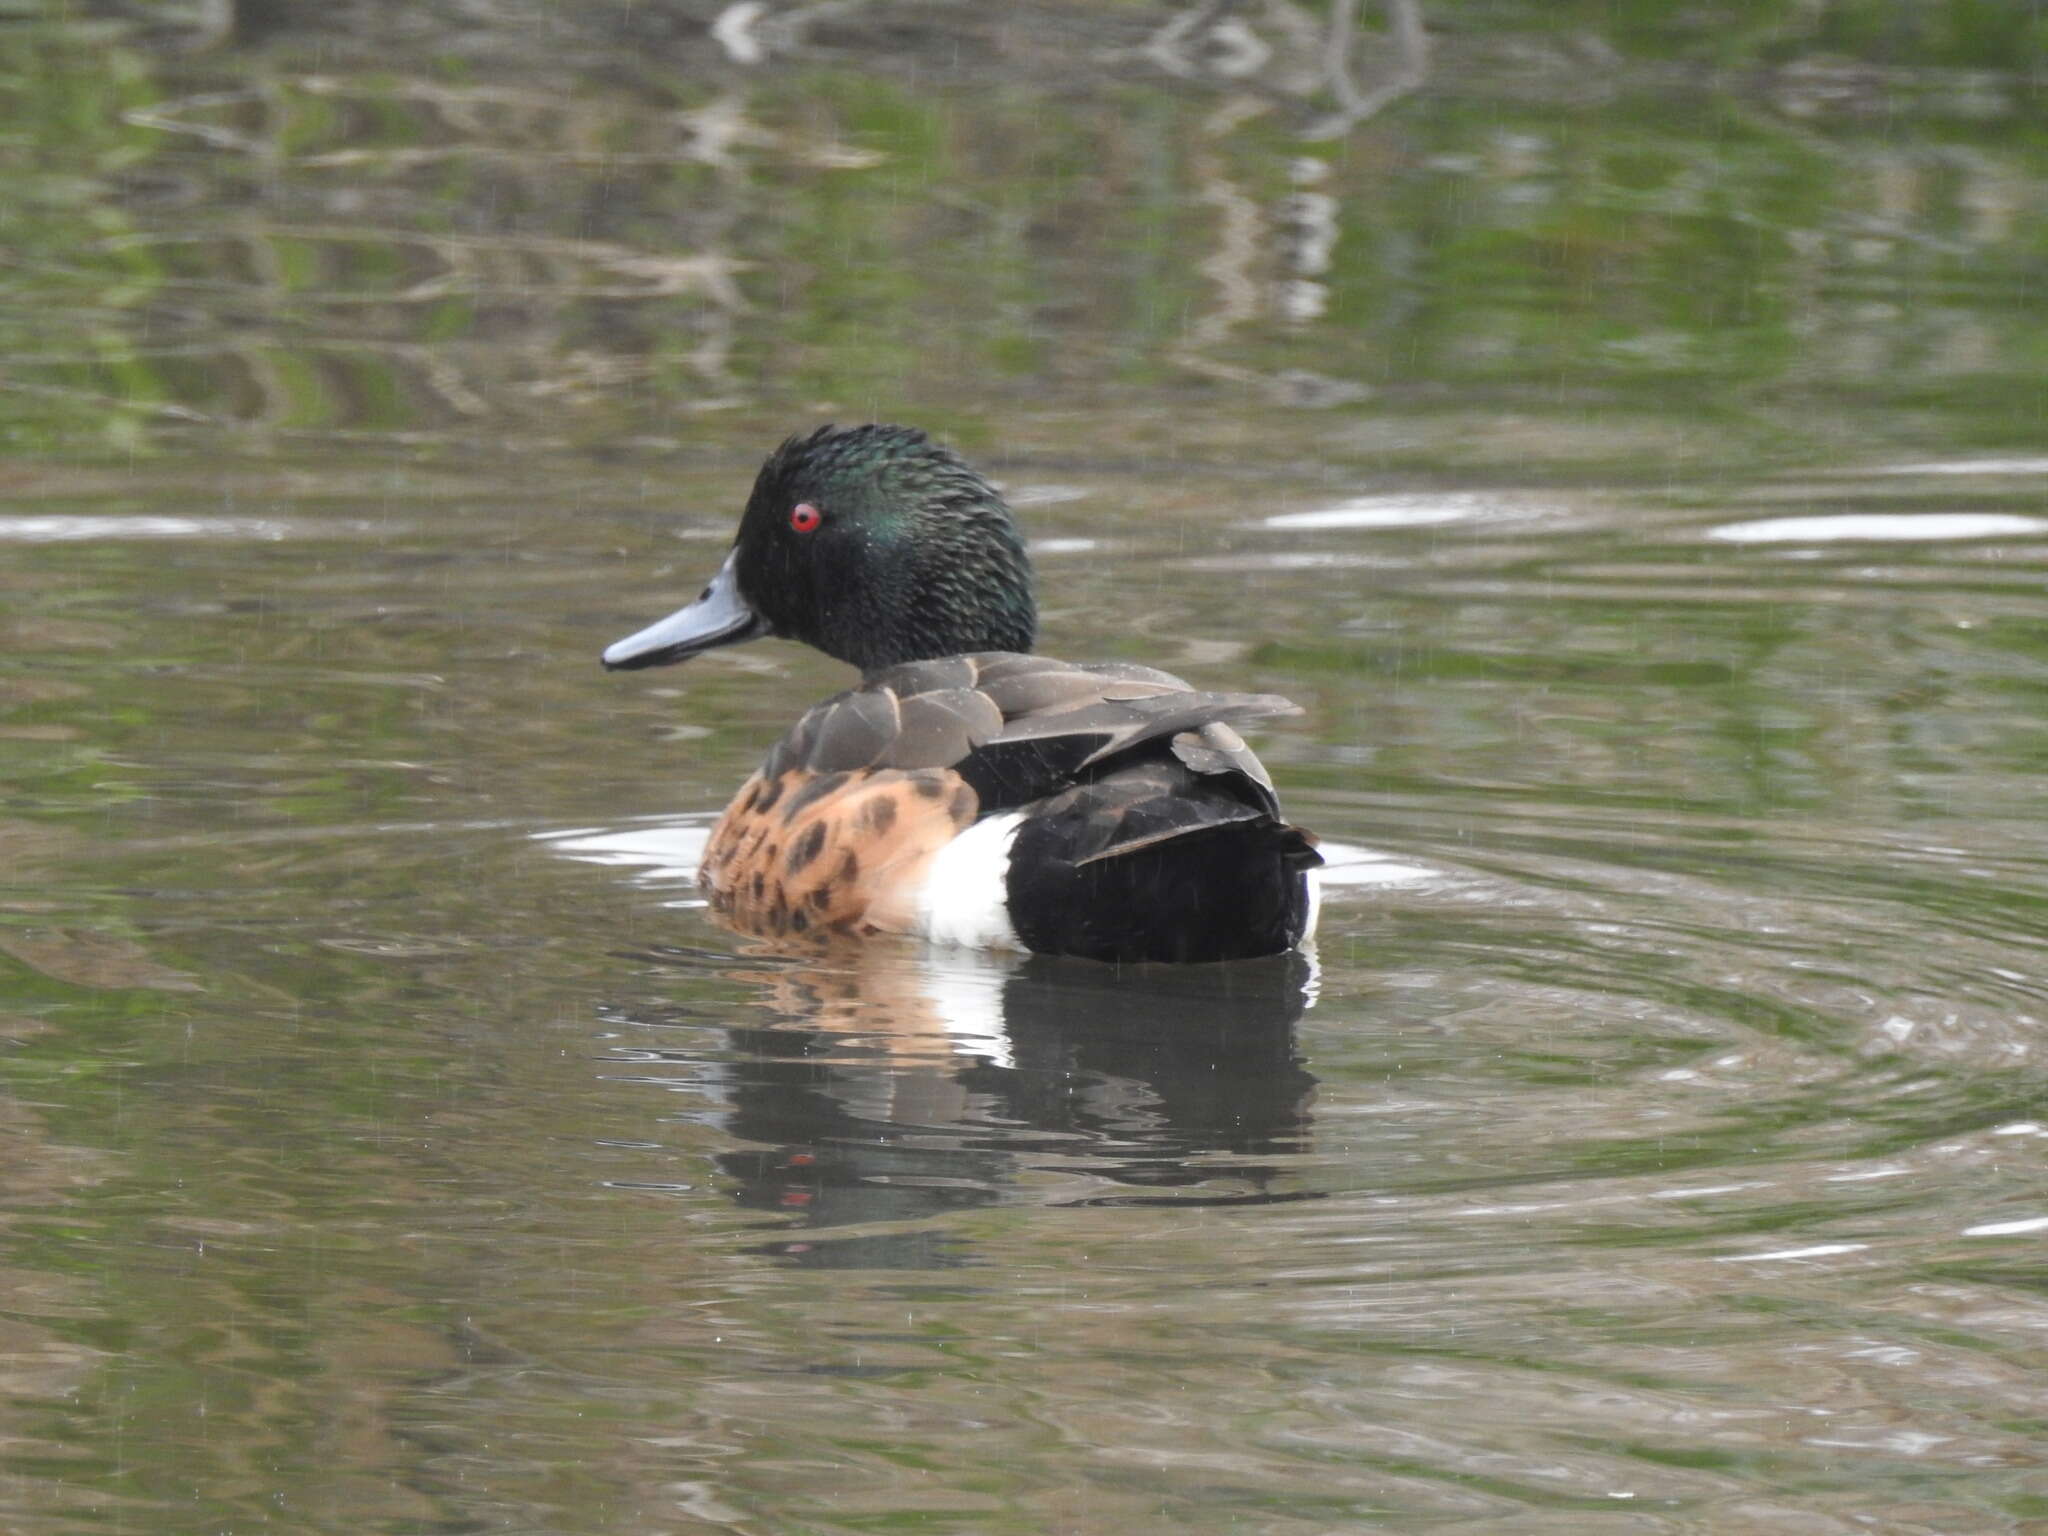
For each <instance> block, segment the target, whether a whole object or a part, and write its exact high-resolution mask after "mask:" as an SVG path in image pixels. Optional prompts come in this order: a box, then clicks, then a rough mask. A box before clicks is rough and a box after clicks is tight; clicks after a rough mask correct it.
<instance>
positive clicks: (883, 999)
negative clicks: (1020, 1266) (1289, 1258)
mask: <svg viewBox="0 0 2048 1536" xmlns="http://www.w3.org/2000/svg"><path fill="white" fill-rule="evenodd" d="M748 974H749V976H750V977H751V979H753V980H755V981H757V982H758V983H759V984H760V985H761V986H762V989H763V992H764V994H765V996H764V999H763V1001H764V1003H765V1005H766V1006H765V1009H764V1012H765V1013H766V1014H769V1015H773V1016H774V1022H773V1023H767V1024H763V1025H760V1026H756V1027H742V1028H737V1029H734V1030H733V1031H732V1034H731V1053H730V1055H729V1056H728V1057H727V1058H726V1061H725V1063H724V1073H725V1083H724V1089H725V1093H726V1095H727V1102H728V1104H729V1106H730V1114H729V1116H728V1117H727V1118H726V1121H725V1126H726V1129H727V1130H728V1131H729V1132H730V1133H731V1134H732V1135H733V1136H734V1137H736V1138H738V1139H740V1140H742V1141H745V1142H750V1143H753V1144H754V1146H753V1148H751V1149H749V1150H736V1151H731V1152H727V1153H724V1154H721V1155H720V1156H719V1157H718V1158H717V1160H716V1161H717V1164H718V1167H719V1168H720V1170H721V1171H722V1172H723V1173H724V1174H726V1175H727V1176H728V1177H729V1178H730V1179H731V1180H732V1181H733V1187H734V1198H735V1199H736V1200H737V1201H738V1202H739V1203H740V1204H741V1205H742V1206H745V1207H749V1208H752V1209H758V1210H764V1211H775V1212H778V1213H781V1214H783V1215H785V1216H788V1217H790V1218H791V1219H792V1223H793V1225H795V1226H797V1227H798V1228H800V1229H801V1231H800V1233H791V1234H790V1235H789V1236H788V1237H786V1238H784V1239H781V1240H779V1241H777V1242H775V1243H772V1244H769V1245H767V1247H766V1249H765V1250H764V1251H765V1252H768V1253H770V1254H772V1255H775V1256H778V1257H780V1258H782V1259H784V1260H785V1261H787V1262H792V1263H802V1264H809V1265H816V1266H820V1267H833V1266H844V1267H869V1266H884V1267H892V1268H900V1267H909V1268H935V1267H946V1266H948V1265H951V1264H955V1263H958V1262H961V1260H962V1257H963V1255H962V1253H961V1252H960V1249H959V1247H958V1246H957V1244H956V1243H955V1242H954V1241H953V1240H951V1239H948V1238H947V1237H945V1236H944V1235H942V1234H940V1233H937V1232H935V1231H934V1230H932V1229H931V1228H930V1227H929V1226H927V1225H920V1223H922V1222H924V1221H925V1219H926V1218H930V1217H932V1216H935V1215H939V1214H942V1213H944V1212H946V1211H949V1210H957V1209H960V1208H963V1207H970V1206H979V1205H988V1204H992V1203H994V1202H996V1201H999V1200H1003V1199H1013V1200H1014V1199H1034V1198H1035V1199H1041V1200H1045V1201H1047V1202H1049V1203H1053V1204H1128V1203H1156V1202H1165V1201H1177V1202H1183V1203H1191V1204H1213V1203H1236V1202H1261V1201H1272V1200H1284V1199H1289V1198H1299V1196H1298V1195H1296V1194H1293V1193H1291V1192H1290V1191H1288V1190H1287V1189H1286V1188H1285V1187H1284V1181H1283V1179H1282V1176H1281V1170H1280V1167H1279V1166H1278V1163H1277V1160H1279V1159H1283V1158H1284V1157H1285V1156H1286V1155H1287V1154H1289V1153H1292V1152H1295V1151H1297V1150H1299V1149H1300V1148H1301V1146H1302V1144H1303V1142H1304V1140H1305V1138H1306V1136H1307V1132H1308V1125H1309V1110H1308V1106H1309V1101H1310V1095H1311V1092H1312V1090H1313V1089H1314V1087H1315V1079H1314V1078H1313V1077H1312V1076H1310V1075H1309V1073H1308V1072H1307V1071H1305V1070H1304V1069H1303V1067H1302V1064H1301V1060H1300V1058H1299V1056H1298V1055H1297V1054H1296V1050H1295V1040H1294V1025H1295V1021H1296V1020H1297V1019H1298V1018H1299V1017H1300V1016H1301V1013H1302V1010H1303V1009H1304V1008H1305V1007H1306V1006H1307V1003H1308V999H1309V996H1310V987H1311V985H1312V974H1313V972H1312V965H1311V962H1310V961H1308V960H1307V959H1305V958H1304V957H1302V956H1300V955H1281V956H1275V957H1273V958H1271V959H1268V960H1258V961H1244V962H1237V963H1233V964H1229V965H1213V966H1174V967H1130V968H1125V969H1122V970H1116V969H1112V968H1110V967H1106V966H1100V965H1095V964H1091V963H1089V962H1085V961H1069V960H1056V959H1050V958H1046V957H1032V958H1029V959H1016V960H993V959H989V958H987V957H981V956H972V955H957V954H933V953H910V952H901V951H892V952H888V953H878V954H863V955H859V956H855V957H851V958H847V959H834V960H833V961H830V962H827V961H820V962H818V963H816V964H811V963H801V964H797V965H795V966H793V967H791V968H789V969H777V970H773V971H768V970H762V971H756V972H751V973H748ZM840 1229H852V1230H840Z"/></svg>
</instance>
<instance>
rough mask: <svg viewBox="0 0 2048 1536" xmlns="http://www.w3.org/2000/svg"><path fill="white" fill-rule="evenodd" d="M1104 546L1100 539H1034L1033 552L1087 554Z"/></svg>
mask: <svg viewBox="0 0 2048 1536" xmlns="http://www.w3.org/2000/svg"><path fill="white" fill-rule="evenodd" d="M1100 548H1102V541H1101V540H1100V539H1033V540H1032V541H1031V553H1032V554H1034V555H1085V554H1087V553H1088V552H1089V551H1090V550H1093V549H1100Z"/></svg>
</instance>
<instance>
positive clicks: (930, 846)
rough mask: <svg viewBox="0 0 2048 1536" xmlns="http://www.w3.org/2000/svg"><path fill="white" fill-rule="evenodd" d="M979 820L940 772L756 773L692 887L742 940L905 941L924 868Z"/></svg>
mask: <svg viewBox="0 0 2048 1536" xmlns="http://www.w3.org/2000/svg"><path fill="white" fill-rule="evenodd" d="M978 809H979V807H978V805H977V804H976V801H975V797H974V791H973V790H971V789H969V788H968V787H967V785H966V784H964V783H962V782H961V780H960V777H959V775H958V774H954V773H949V772H947V771H945V770H944V769H938V768H932V769H920V770H916V771H909V772H906V771H904V770H900V769H874V770H866V771H860V772H851V773H809V772H805V771H803V770H800V769H798V770H790V771H788V772H785V773H782V774H780V775H777V776H776V777H774V778H769V777H766V776H765V775H764V774H759V773H757V774H755V775H754V777H752V778H751V779H749V780H747V782H746V783H745V784H744V785H742V786H741V787H740V792H739V794H738V795H736V796H735V797H734V798H733V802H732V804H731V805H729V806H727V807H726V810H725V814H724V815H723V816H721V817H720V818H719V819H718V825H717V826H716V827H714V828H712V831H711V841H710V843H709V844H708V845H707V846H706V848H705V850H704V862H703V865H702V867H701V868H700V869H699V871H698V875H697V878H698V881H699V883H700V884H702V885H703V887H704V889H705V891H706V892H707V893H708V894H709V895H710V898H711V906H712V909H713V910H714V911H716V912H717V913H718V914H719V915H720V916H722V917H724V918H725V919H726V920H727V921H729V922H730V923H731V924H732V925H733V926H734V927H736V928H739V929H741V930H742V931H744V932H747V933H752V934H758V935H762V936H765V937H773V938H781V937H785V936H796V935H806V934H812V933H835V932H836V933H876V932H903V931H906V930H907V929H908V928H909V926H910V922H911V918H912V916H913V913H912V910H911V902H912V900H913V898H914V896H915V893H916V890H917V886H918V883H919V882H920V880H921V879H922V877H923V874H924V870H925V866H926V865H927V864H928V863H929V862H930V860H931V857H932V855H933V854H935V853H937V852H938V850H939V849H941V848H943V847H944V846H945V845H946V844H947V843H948V842H950V841H952V839H953V838H954V837H955V836H957V835H958V834H959V833H960V831H961V829H962V828H964V827H967V826H969V825H970V824H972V822H973V821H974V817H975V813H976V811H977V810H978Z"/></svg>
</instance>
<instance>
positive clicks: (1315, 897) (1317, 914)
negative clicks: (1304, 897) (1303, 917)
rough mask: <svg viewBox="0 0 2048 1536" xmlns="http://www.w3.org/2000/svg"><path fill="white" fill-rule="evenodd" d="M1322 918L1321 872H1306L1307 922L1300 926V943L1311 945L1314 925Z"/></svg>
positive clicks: (1314, 929) (1314, 933) (1314, 870)
mask: <svg viewBox="0 0 2048 1536" xmlns="http://www.w3.org/2000/svg"><path fill="white" fill-rule="evenodd" d="M1322 916H1323V872H1322V871H1321V870H1320V869H1312V870H1310V871H1309V872H1308V921H1307V922H1305V923H1303V924H1302V925H1301V942H1302V943H1304V944H1308V943H1312V942H1313V941H1314V939H1315V936H1316V924H1317V923H1318V922H1319V921H1321V920H1322Z"/></svg>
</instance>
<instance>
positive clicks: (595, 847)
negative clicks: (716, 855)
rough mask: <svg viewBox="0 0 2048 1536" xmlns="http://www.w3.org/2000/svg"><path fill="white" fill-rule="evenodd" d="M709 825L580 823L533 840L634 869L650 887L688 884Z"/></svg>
mask: <svg viewBox="0 0 2048 1536" xmlns="http://www.w3.org/2000/svg"><path fill="white" fill-rule="evenodd" d="M710 839H711V824H710V822H709V821H708V820H706V819H704V818H701V817H699V818H695V819H692V820H690V821H658V822H649V823H647V824H645V825H643V826H636V827H627V828H624V829H623V830H620V831H614V832H607V831H604V830H602V829H599V828H592V827H579V828H575V829H573V830H571V831H567V832H541V833H537V834H536V835H535V839H534V840H535V841H536V842H542V843H546V844H547V845H548V846H549V847H550V848H553V849H554V850H555V852H557V853H561V854H566V855H568V856H569V857H570V858H572V859H580V860H582V861H583V862H585V863H588V864H610V865H614V866H616V867H619V868H625V869H634V868H636V866H637V873H635V875H634V876H633V878H634V880H635V881H637V882H641V883H644V884H648V885H666V884H670V883H675V884H688V883H689V882H691V881H693V880H695V879H696V878H697V865H698V864H699V862H701V861H702V859H703V857H704V845H705V844H706V843H707V842H709V841H710Z"/></svg>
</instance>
